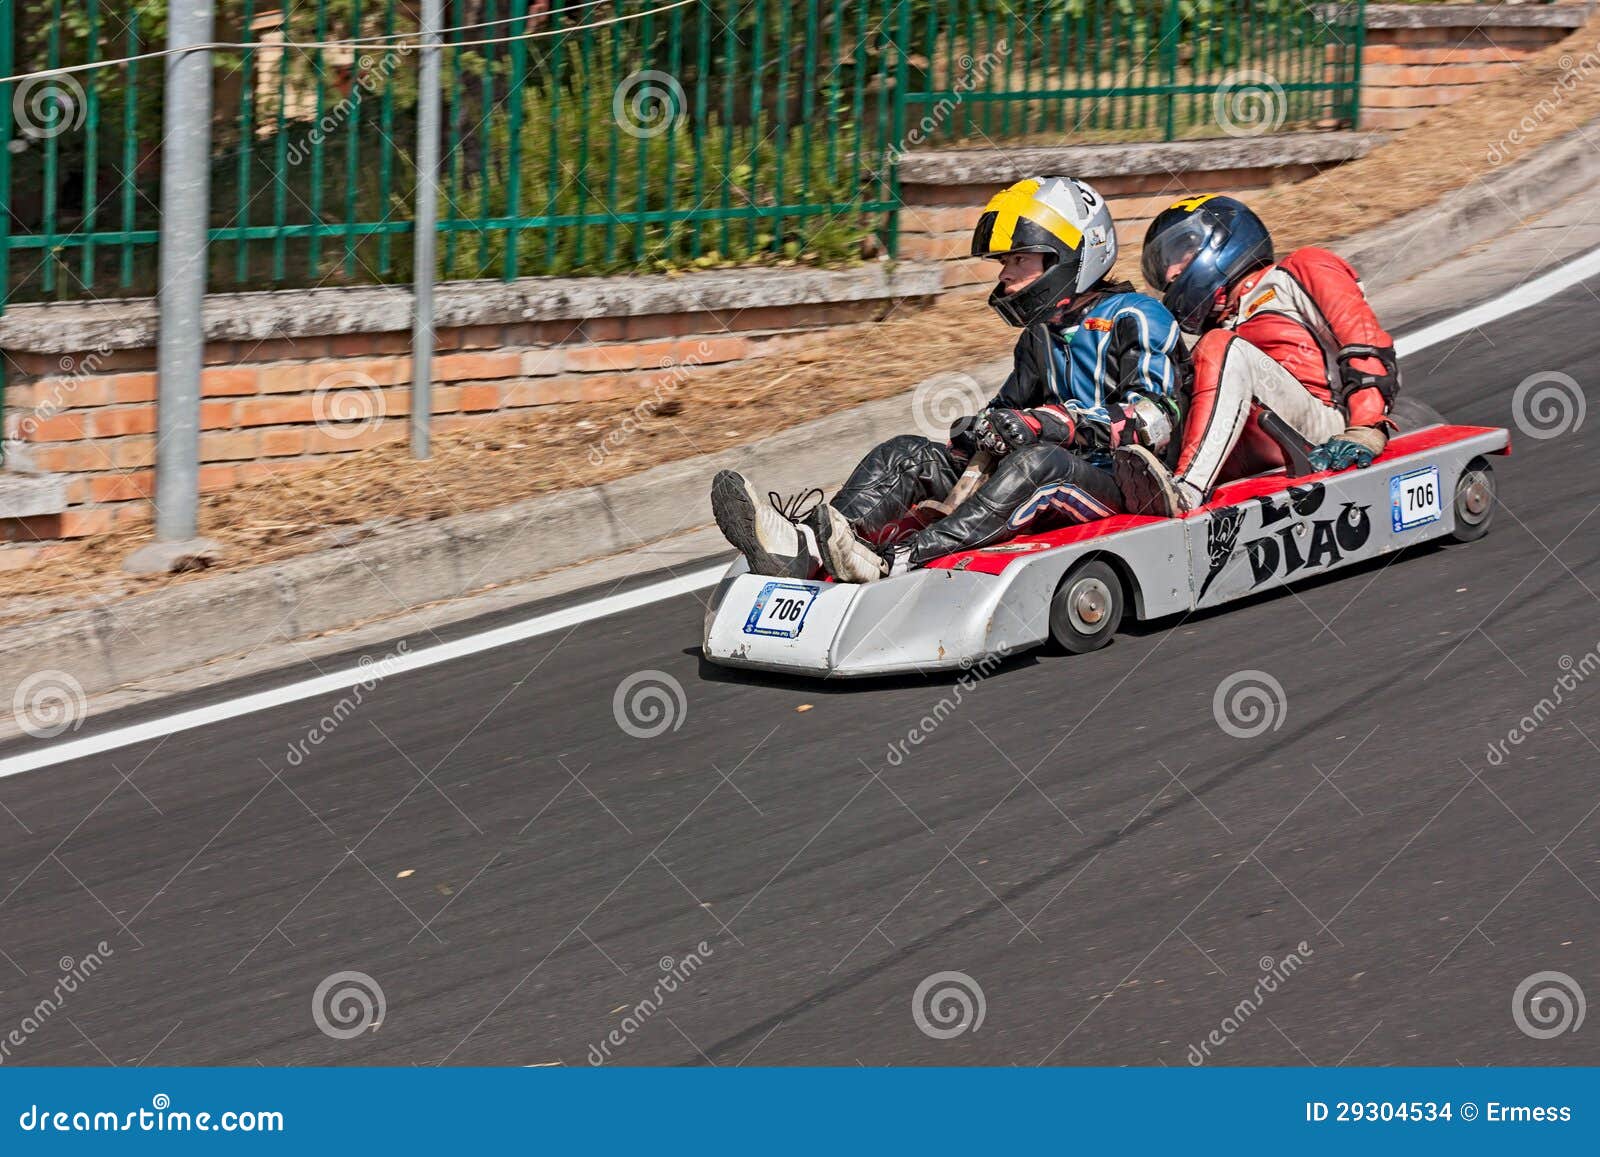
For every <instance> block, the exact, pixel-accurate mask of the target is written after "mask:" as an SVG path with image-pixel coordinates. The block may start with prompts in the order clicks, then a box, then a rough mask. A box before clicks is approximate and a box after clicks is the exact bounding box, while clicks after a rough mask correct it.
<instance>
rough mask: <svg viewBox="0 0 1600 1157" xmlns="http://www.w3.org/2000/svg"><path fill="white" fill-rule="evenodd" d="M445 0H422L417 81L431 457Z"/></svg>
mask: <svg viewBox="0 0 1600 1157" xmlns="http://www.w3.org/2000/svg"><path fill="white" fill-rule="evenodd" d="M443 9H444V4H443V0H422V44H423V48H422V69H421V73H420V75H419V76H418V80H417V203H416V211H415V230H414V232H413V233H412V235H411V240H412V262H411V277H412V280H413V282H414V283H415V306H414V310H415V312H414V314H413V316H412V321H411V455H412V457H414V458H427V457H428V456H429V453H430V451H429V448H428V434H429V430H428V427H429V424H430V422H431V420H432V416H433V278H434V243H435V241H436V240H437V238H436V236H435V233H434V221H435V219H436V217H437V215H438V207H439V104H440V101H441V99H442V98H441V96H440V90H439V30H440V29H441V28H442V27H443V26H444V14H443Z"/></svg>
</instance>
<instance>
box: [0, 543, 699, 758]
mask: <svg viewBox="0 0 1600 1157" xmlns="http://www.w3.org/2000/svg"><path fill="white" fill-rule="evenodd" d="M727 569H728V568H727V567H726V566H725V565H720V566H708V567H703V568H701V569H700V570H696V571H690V572H689V573H688V574H686V575H684V576H683V577H681V578H674V579H665V580H663V581H661V582H654V583H649V584H647V585H646V586H642V587H639V588H638V589H637V590H631V591H625V592H624V593H622V594H616V595H607V596H605V597H604V598H599V599H593V600H591V601H590V602H586V603H579V604H578V605H577V606H572V607H566V608H565V609H563V610H559V611H550V612H548V613H546V614H543V615H535V616H534V617H533V618H531V619H524V620H523V621H522V622H520V623H511V624H509V625H507V626H504V627H495V628H493V629H492V630H488V631H482V632H479V633H478V634H476V635H468V636H467V637H466V638H464V639H456V640H455V641H453V642H449V643H439V644H437V645H435V646H432V647H424V648H423V649H422V650H420V651H412V652H410V653H408V654H405V655H394V654H390V655H387V656H386V657H385V658H384V660H383V664H382V666H383V670H384V671H385V672H387V674H385V675H384V676H383V677H384V678H386V679H392V678H394V677H395V676H396V675H403V674H406V673H407V672H409V671H420V670H421V669H422V668H424V667H433V666H436V665H437V664H439V663H448V662H450V661H452V660H454V659H461V658H465V657H466V656H468V655H476V654H479V653H481V652H483V651H490V650H493V649H494V648H496V647H504V646H507V645H508V644H511V643H520V642H522V641H523V640H524V639H532V638H536V637H537V636H539V635H548V634H550V633H552V632H554V631H562V630H566V629H567V628H568V627H574V626H577V625H578V624H580V623H587V622H589V621H591V620H593V619H599V618H604V617H605V616H607V615H615V614H620V613H621V612H623V611H631V610H633V609H635V608H636V607H645V606H649V605H650V604H651V603H658V602H661V601H662V600H663V599H674V598H677V597H678V596H679V595H686V594H689V593H691V592H692V591H698V590H702V589H704V588H705V587H709V586H711V585H713V584H714V583H715V582H716V581H717V579H719V578H720V577H721V576H722V573H723V572H724V571H725V570H727ZM375 671H376V667H373V666H360V665H357V666H354V667H346V668H344V669H343V670H339V671H330V672H328V673H327V674H326V675H317V676H314V677H313V678H310V679H302V680H301V681H300V682H298V683H290V684H288V685H287V686H284V687H274V688H273V689H272V690H270V691H257V692H256V693H255V694H253V695H241V696H239V697H238V698H236V699H225V700H223V701H222V702H221V703H213V704H210V705H209V706H206V707H195V708H192V709H190V710H188V711H179V712H177V713H176V714H173V715H165V716H161V717H159V718H156V719H151V720H149V721H148V722H145V723H134V724H130V725H128V726H127V727H118V728H114V729H113V730H111V731H106V732H102V733H101V734H99V735H87V736H85V737H83V738H82V739H72V740H68V741H67V742H65V743H57V744H54V745H53V746H50V747H41V748H38V749H36V750H33V751H27V752H23V753H22V754H20V755H13V756H11V757H10V758H8V759H0V779H3V778H5V777H7V776H12V775H20V774H22V773H23V772H25V771H33V770H34V769H36V768H40V767H50V766H53V765H54V764H58V763H66V762H67V761H68V760H72V759H82V758H84V757H85V756H88V755H99V754H100V753H101V752H103V751H112V750H115V749H116V748H119V747H127V746H128V745H129V744H133V743H143V742H144V741H145V740H148V739H159V738H161V737H162V736H164V735H171V734H173V733H174V732H178V731H190V730H193V729H194V728H196V727H205V726H208V725H209V724H212V723H221V722H222V721H224V720H227V719H237V718H239V716H241V715H250V714H252V713H254V712H257V711H266V710H268V709H269V708H273V707H280V706H282V705H283V704H285V703H298V702H299V701H300V700H302V699H311V698H314V697H315V696H318V695H327V694H330V693H332V692H335V691H345V690H348V689H349V688H351V687H355V686H357V685H359V684H363V683H368V682H370V681H371V680H372V679H373V677H374V673H375Z"/></svg>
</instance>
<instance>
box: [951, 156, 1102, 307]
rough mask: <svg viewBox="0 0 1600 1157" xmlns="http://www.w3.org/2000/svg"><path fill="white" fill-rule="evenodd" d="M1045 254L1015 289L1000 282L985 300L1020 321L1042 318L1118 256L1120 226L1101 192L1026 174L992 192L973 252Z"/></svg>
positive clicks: (1097, 276) (1070, 181)
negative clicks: (1038, 269)
mask: <svg viewBox="0 0 1600 1157" xmlns="http://www.w3.org/2000/svg"><path fill="white" fill-rule="evenodd" d="M1007 253H1040V254H1043V255H1044V273H1043V274H1042V275H1041V276H1040V277H1039V278H1038V280H1036V281H1034V282H1033V283H1032V284H1031V285H1027V286H1025V287H1023V288H1022V289H1019V290H1017V291H1016V292H1015V293H1009V294H1008V293H1006V292H1005V291H1004V290H1003V289H1001V288H1000V287H999V286H996V287H995V289H994V292H992V293H990V294H989V305H990V306H991V307H992V308H993V309H994V311H995V312H996V313H998V314H999V315H1000V316H1001V317H1003V318H1005V319H1006V321H1008V322H1009V323H1011V324H1012V325H1014V326H1017V327H1019V328H1021V327H1023V326H1029V325H1032V324H1033V323H1034V322H1036V321H1042V320H1044V319H1045V318H1047V317H1048V316H1050V314H1051V313H1052V312H1053V311H1054V310H1055V308H1056V306H1057V305H1059V304H1060V303H1061V302H1062V300H1063V299H1065V298H1067V297H1069V296H1071V295H1072V294H1075V293H1083V292H1085V291H1086V290H1087V289H1089V287H1090V286H1092V285H1094V284H1095V282H1097V281H1099V280H1100V279H1101V278H1102V277H1104V276H1105V275H1106V274H1107V273H1109V272H1111V267H1112V266H1113V265H1115V264H1116V262H1117V231H1116V229H1115V228H1114V227H1113V226H1112V223H1111V213H1110V210H1108V209H1107V208H1106V202H1105V198H1104V197H1102V196H1100V194H1099V193H1097V192H1095V191H1094V188H1093V187H1092V186H1091V185H1089V184H1087V183H1086V182H1083V181H1079V180H1075V179H1074V178H1072V177H1030V178H1028V179H1027V180H1025V181H1018V182H1017V183H1016V184H1014V185H1012V186H1011V187H1010V188H1008V189H1006V190H1004V191H1003V192H1000V193H996V194H995V195H994V196H993V197H991V198H990V199H989V203H988V204H987V205H985V206H984V207H983V213H982V215H981V216H979V218H978V227H977V228H976V229H974V230H973V231H972V255H973V256H974V257H1004V256H1005V255H1006V254H1007Z"/></svg>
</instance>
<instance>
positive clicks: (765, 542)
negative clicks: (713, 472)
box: [711, 470, 821, 579]
mask: <svg viewBox="0 0 1600 1157" xmlns="http://www.w3.org/2000/svg"><path fill="white" fill-rule="evenodd" d="M817 493H818V494H819V495H820V493H821V492H820V491H818V492H817ZM711 513H712V514H713V515H714V516H715V517H716V520H717V526H718V528H719V529H721V531H722V534H723V537H725V538H726V539H727V540H728V541H729V542H730V543H731V544H732V545H733V546H734V547H735V548H736V549H737V550H738V551H739V553H741V554H743V555H744V557H745V561H746V562H747V563H749V565H750V573H751V574H759V575H768V576H770V577H773V578H800V579H808V578H811V577H812V576H813V575H815V574H816V573H817V568H818V566H819V565H820V562H821V560H820V559H819V558H818V556H817V551H816V548H815V546H814V545H813V543H812V541H811V538H812V535H811V532H810V531H809V529H807V528H805V527H801V526H798V525H796V523H795V522H793V521H792V520H791V519H790V518H788V517H786V516H785V514H784V513H783V512H782V511H780V510H778V509H777V508H776V506H775V505H774V504H773V503H772V502H767V501H763V500H762V498H761V496H760V495H759V494H758V493H757V492H756V490H755V488H754V487H753V486H751V485H750V483H749V482H748V481H746V479H745V478H744V476H743V475H742V474H739V473H737V472H736V471H733V470H721V471H718V472H717V476H716V477H715V478H713V479H712V480H711Z"/></svg>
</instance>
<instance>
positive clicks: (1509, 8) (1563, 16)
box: [1367, 4, 1594, 31]
mask: <svg viewBox="0 0 1600 1157" xmlns="http://www.w3.org/2000/svg"><path fill="white" fill-rule="evenodd" d="M1593 9H1594V5H1593V4H1368V5H1367V29H1368V31H1371V30H1372V29H1374V28H1582V27H1583V26H1584V25H1585V24H1587V23H1588V22H1589V14H1590V12H1591V11H1593Z"/></svg>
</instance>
